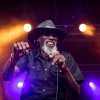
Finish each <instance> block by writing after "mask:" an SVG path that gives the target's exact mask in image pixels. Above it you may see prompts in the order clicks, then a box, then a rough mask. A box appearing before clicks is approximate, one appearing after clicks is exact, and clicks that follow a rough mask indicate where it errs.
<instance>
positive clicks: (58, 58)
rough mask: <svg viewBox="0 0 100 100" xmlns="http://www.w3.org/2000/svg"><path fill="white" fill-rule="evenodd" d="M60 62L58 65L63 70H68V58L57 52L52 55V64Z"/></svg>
mask: <svg viewBox="0 0 100 100" xmlns="http://www.w3.org/2000/svg"><path fill="white" fill-rule="evenodd" d="M56 63H57V64H58V67H59V68H60V69H61V70H62V71H63V72H67V71H68V68H67V66H66V59H65V57H64V56H63V55H62V54H56V55H54V56H53V57H52V65H54V64H56Z"/></svg>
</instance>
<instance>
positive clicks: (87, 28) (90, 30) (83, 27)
mask: <svg viewBox="0 0 100 100" xmlns="http://www.w3.org/2000/svg"><path fill="white" fill-rule="evenodd" d="M79 30H80V31H81V32H82V34H83V35H86V36H93V35H94V33H95V32H94V31H95V27H94V26H93V25H90V24H80V25H79Z"/></svg>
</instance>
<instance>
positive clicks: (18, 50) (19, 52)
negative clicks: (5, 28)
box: [11, 41, 29, 59]
mask: <svg viewBox="0 0 100 100" xmlns="http://www.w3.org/2000/svg"><path fill="white" fill-rule="evenodd" d="M28 49H29V44H28V42H23V41H22V42H17V43H14V44H13V51H12V54H11V57H12V58H13V59H19V58H20V57H21V56H23V55H24V54H26V53H27V52H29V50H28Z"/></svg>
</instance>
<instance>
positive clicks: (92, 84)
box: [89, 82, 96, 90]
mask: <svg viewBox="0 0 100 100" xmlns="http://www.w3.org/2000/svg"><path fill="white" fill-rule="evenodd" d="M89 86H90V87H91V88H92V89H93V90H95V89H96V87H95V85H94V83H93V82H90V83H89Z"/></svg>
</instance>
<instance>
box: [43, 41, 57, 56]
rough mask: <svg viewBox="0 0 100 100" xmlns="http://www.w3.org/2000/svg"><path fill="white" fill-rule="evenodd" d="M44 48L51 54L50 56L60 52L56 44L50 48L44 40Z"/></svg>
mask: <svg viewBox="0 0 100 100" xmlns="http://www.w3.org/2000/svg"><path fill="white" fill-rule="evenodd" d="M42 50H43V51H44V52H45V53H46V54H47V55H49V57H53V56H54V55H55V54H58V53H59V51H58V50H57V47H56V45H55V46H54V47H53V48H49V47H48V46H46V43H45V42H44V45H43V46H42Z"/></svg>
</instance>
